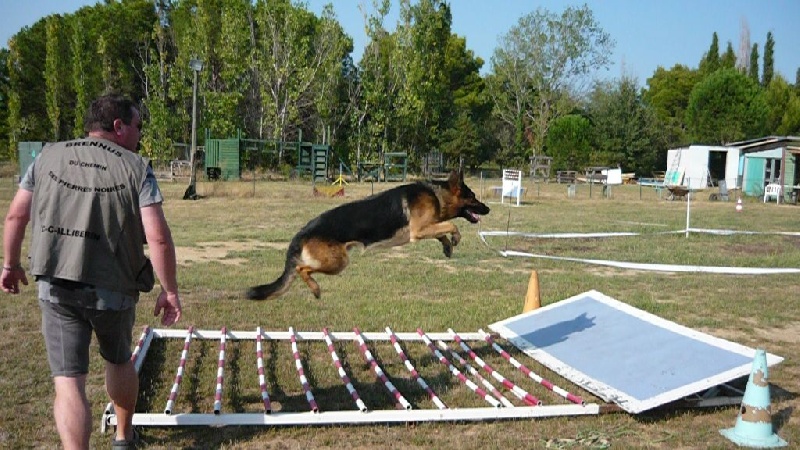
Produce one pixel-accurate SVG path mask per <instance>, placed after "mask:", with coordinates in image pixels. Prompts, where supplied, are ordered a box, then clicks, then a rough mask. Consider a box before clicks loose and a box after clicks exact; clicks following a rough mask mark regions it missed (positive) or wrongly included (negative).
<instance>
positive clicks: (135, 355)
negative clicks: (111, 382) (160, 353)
mask: <svg viewBox="0 0 800 450" xmlns="http://www.w3.org/2000/svg"><path fill="white" fill-rule="evenodd" d="M152 332H153V330H152V329H151V328H150V327H149V326H147V325H145V326H144V327H143V328H142V335H141V336H139V341H138V342H136V346H135V347H134V348H133V352H132V353H131V361H133V367H134V369H136V373H137V374H138V373H139V369H141V367H142V361H144V356H145V355H144V354H140V353H141V351H142V347H143V346H144V341H145V340H146V339H147V336H148V335H149V334H150V333H152ZM113 411H114V404H113V403H111V402H108V403H107V404H106V409H105V411H104V413H105V414H111V413H112V412H113Z"/></svg>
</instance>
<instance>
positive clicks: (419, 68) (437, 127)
mask: <svg viewBox="0 0 800 450" xmlns="http://www.w3.org/2000/svg"><path fill="white" fill-rule="evenodd" d="M400 15H401V19H402V23H401V25H400V26H398V30H397V32H396V33H395V37H396V40H397V48H396V50H395V51H396V52H398V53H397V58H398V61H399V62H400V67H401V74H402V79H403V82H402V83H401V85H400V92H399V96H398V103H397V107H398V110H399V111H398V112H399V115H400V125H401V126H400V127H398V128H397V129H396V131H397V134H396V142H397V144H398V145H399V146H400V147H401V148H405V149H407V151H408V152H409V154H410V155H413V156H415V157H419V156H421V154H422V153H426V152H427V151H429V150H430V149H436V148H438V147H439V144H440V140H441V135H440V134H441V132H442V131H443V130H444V129H446V128H448V127H449V125H450V123H452V120H453V119H454V117H452V116H450V115H449V114H448V111H451V110H452V109H453V108H452V105H453V98H452V93H451V91H450V84H449V81H450V80H449V75H448V73H447V65H446V55H447V45H448V42H449V40H450V26H451V22H452V17H451V14H450V7H449V6H448V5H447V3H446V2H444V1H442V0H420V1H418V2H417V4H415V5H411V4H410V0H402V1H401V2H400ZM448 122H449V123H448Z"/></svg>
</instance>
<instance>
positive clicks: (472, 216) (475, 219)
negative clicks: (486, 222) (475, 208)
mask: <svg viewBox="0 0 800 450" xmlns="http://www.w3.org/2000/svg"><path fill="white" fill-rule="evenodd" d="M465 212H466V213H467V220H469V221H470V222H472V223H477V222H480V221H481V216H479V215H477V214H475V213H474V212H472V211H470V210H468V209H467V210H465Z"/></svg>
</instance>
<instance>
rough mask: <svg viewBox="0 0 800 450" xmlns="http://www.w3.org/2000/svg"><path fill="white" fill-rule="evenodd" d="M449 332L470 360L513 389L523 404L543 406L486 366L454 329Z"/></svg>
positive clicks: (449, 329)
mask: <svg viewBox="0 0 800 450" xmlns="http://www.w3.org/2000/svg"><path fill="white" fill-rule="evenodd" d="M447 332H448V333H450V334H452V335H453V339H455V341H456V342H458V344H459V345H460V346H461V348H462V349H464V351H465V352H467V354H468V355H469V357H470V359H472V360H473V361H475V363H476V364H477V365H478V366H480V367H481V368H482V369H483V370H485V371H486V372H487V373H488V374H489V375H491V376H492V377H494V379H495V380H497V381H499V382H500V383H502V385H503V386H505V387H507V388H508V389H511V392H513V393H514V395H516V396H517V397H519V398H520V400H522V401H523V402H525V403H527V404H528V405H530V406H539V405H541V404H542V402H541V401H540V400H539V399H538V398H536V397H534V396H532V395H531V394H529V393H528V392H527V391H525V390H524V389H522V388H521V387H519V386H517V385H516V384H514V383H513V382H511V381H509V380H507V379H506V378H505V377H504V376H502V375H500V374H499V373H498V372H497V371H495V370H494V369H493V368H492V366H490V365H489V364H486V362H484V360H483V359H481V357H480V356H478V355H476V354H475V352H473V351H472V349H471V348H470V347H469V345H467V343H466V342H464V341H463V340H461V336H459V335H458V333H456V332H455V331H453V329H452V328H448V329H447Z"/></svg>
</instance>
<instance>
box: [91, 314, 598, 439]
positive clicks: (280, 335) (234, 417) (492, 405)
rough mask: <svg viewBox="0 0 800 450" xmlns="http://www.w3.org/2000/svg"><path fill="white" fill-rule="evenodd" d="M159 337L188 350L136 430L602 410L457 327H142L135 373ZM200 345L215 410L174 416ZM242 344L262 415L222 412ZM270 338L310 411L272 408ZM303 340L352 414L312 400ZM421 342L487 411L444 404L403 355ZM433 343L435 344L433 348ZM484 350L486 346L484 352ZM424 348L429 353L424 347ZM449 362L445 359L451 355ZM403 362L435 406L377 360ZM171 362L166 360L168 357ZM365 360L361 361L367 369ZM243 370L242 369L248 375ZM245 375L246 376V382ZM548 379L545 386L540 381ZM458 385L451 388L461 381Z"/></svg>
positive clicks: (109, 419) (110, 414)
mask: <svg viewBox="0 0 800 450" xmlns="http://www.w3.org/2000/svg"><path fill="white" fill-rule="evenodd" d="M156 339H176V340H177V339H180V340H183V347H182V350H181V352H180V356H179V359H178V368H177V371H176V375H175V378H174V381H173V384H172V388H171V389H170V391H169V395H168V398H167V399H166V404H165V406H164V408H163V410H162V412H160V413H155V412H143V413H136V414H134V417H133V425H135V426H159V427H165V426H228V425H261V426H292V425H295V426H297V425H301V426H307V425H344V424H380V423H385V424H388V423H413V422H447V421H484V420H507V419H534V418H545V417H557V416H579V415H596V414H599V413H600V412H601V409H602V408H603V407H601V405H598V404H594V403H589V404H587V403H585V402H583V400H581V399H580V397H578V396H576V395H573V394H570V393H568V392H567V391H566V390H564V389H562V388H559V387H556V386H554V385H552V383H549V382H547V381H546V380H544V379H543V378H541V377H539V376H538V375H536V374H533V372H532V371H531V370H530V369H528V368H527V367H525V366H524V365H522V364H521V363H519V362H518V361H516V360H515V359H514V358H513V357H510V355H509V356H507V355H508V354H507V353H505V355H503V354H502V353H500V352H505V350H504V349H503V348H502V347H500V345H498V344H497V343H496V342H494V341H491V338H490V337H489V336H488V335H487V334H486V333H484V332H483V331H482V330H481V331H480V332H476V333H461V334H458V333H456V332H455V331H453V330H452V329H450V330H448V332H437V333H426V332H424V331H423V330H422V329H417V331H416V332H397V333H396V332H394V331H392V330H391V329H390V328H389V327H386V329H385V332H362V331H360V330H359V329H358V328H354V329H353V331H350V332H331V331H329V330H328V329H327V328H326V329H323V330H322V331H321V332H315V331H295V330H294V328H289V331H264V330H262V329H261V328H260V327H259V328H257V329H256V330H255V331H234V330H229V329H227V328H226V327H222V328H221V329H220V330H200V329H195V328H194V327H189V328H188V329H186V330H171V329H152V328H150V327H145V328H144V330H143V331H142V334H141V337H140V338H139V340H138V342H137V344H136V347H135V348H134V351H133V355H132V356H131V359H132V360H133V361H134V366H135V368H136V371H137V373H138V372H140V371H141V367H142V365H143V363H144V361H145V358H146V357H147V354H148V351H149V350H150V348H151V344H152V343H153V342H154V340H156ZM196 341H216V342H218V343H219V356H218V358H217V371H216V380H215V392H214V403H213V404H214V407H213V411H212V412H210V413H203V412H197V413H195V412H191V413H176V412H175V411H176V409H175V406H176V404H178V403H179V402H180V387H181V384H182V381H183V379H184V377H185V370H186V363H187V359H188V358H189V348H190V345H192V343H194V342H196ZM237 341H238V342H240V341H254V342H255V349H256V350H255V354H254V355H252V363H253V364H252V371H251V372H252V375H253V377H252V379H253V380H254V381H255V382H257V383H258V389H259V393H260V398H261V401H262V403H263V410H262V411H260V412H226V411H224V408H223V403H222V398H223V394H224V387H225V379H224V375H225V370H224V369H225V364H226V349H227V346H228V345H229V344H235V343H236V342H237ZM270 341H289V342H290V344H291V353H292V359H293V361H292V362H293V363H294V366H295V369H296V377H297V383H298V384H299V386H301V387H302V392H303V395H304V396H305V400H306V402H307V403H308V409H307V410H306V411H299V412H294V411H293V412H288V411H287V412H280V411H275V410H274V409H273V402H272V401H271V398H270V393H269V392H268V387H267V382H266V370H265V365H264V351H263V345H264V343H265V342H270ZM302 341H311V342H316V341H319V342H320V343H321V344H322V348H323V349H324V350H325V351H326V352H327V353H328V354H329V355H330V359H331V363H332V364H333V370H334V371H335V372H336V373H337V374H338V376H339V379H340V380H341V382H342V384H343V385H344V386H345V388H346V390H347V392H348V393H349V395H350V397H351V398H352V400H353V402H354V403H355V409H354V410H326V409H325V405H324V404H319V403H318V401H317V400H316V399H315V397H314V393H313V387H312V386H311V384H310V383H309V380H308V378H307V376H306V366H305V361H304V359H303V357H302V356H301V354H300V352H299V351H298V347H297V344H298V342H302ZM337 341H342V342H348V343H353V344H354V345H355V346H356V347H357V348H358V350H359V352H358V354H360V355H361V356H362V357H363V360H364V361H366V364H367V366H369V368H370V369H371V370H372V372H373V373H374V375H375V377H376V379H377V381H378V384H379V385H381V386H383V387H384V388H385V389H386V390H387V392H388V395H389V396H390V397H391V398H392V399H394V401H395V408H396V409H393V410H382V409H375V410H373V409H370V408H369V406H368V405H367V404H366V402H365V401H364V400H363V399H362V397H361V396H360V395H359V394H358V392H357V390H356V388H355V387H354V385H353V383H352V381H351V379H350V377H349V376H348V374H347V371H346V369H345V367H346V365H345V364H342V361H341V360H340V358H339V355H338V354H337V352H336V348H335V346H334V343H335V342H337ZM473 341H474V342H477V343H479V344H484V345H486V344H487V343H488V344H490V345H491V346H492V348H493V350H491V352H492V353H494V352H497V353H499V354H501V355H503V358H504V359H502V360H500V361H507V362H508V363H509V366H508V367H509V368H511V369H512V370H518V371H520V372H522V373H523V374H524V375H525V376H526V377H527V379H529V380H533V381H534V382H536V383H537V385H542V386H545V387H546V388H547V389H548V390H550V391H552V392H554V393H556V394H557V396H558V397H563V398H565V399H567V400H569V401H570V403H569V404H552V405H549V404H548V405H545V404H542V401H541V400H540V399H538V398H536V397H534V396H533V395H531V394H530V393H529V392H528V391H526V390H525V389H524V388H523V387H521V386H519V383H516V384H515V383H513V382H512V381H510V380H509V379H508V378H506V377H504V376H503V375H501V374H500V373H499V371H498V370H496V369H495V368H493V367H491V366H489V365H488V364H487V363H486V362H484V361H483V360H482V359H481V358H480V357H479V356H477V354H476V353H475V352H474V351H473V350H472V348H471V347H469V346H468V344H467V342H473ZM370 342H385V343H388V344H390V345H391V346H392V348H393V349H394V350H395V352H394V353H391V352H389V353H390V354H387V355H383V358H385V359H383V360H381V359H380V358H379V357H376V355H374V354H373V353H372V351H370V349H369V348H368V344H369V343H370ZM404 342H405V343H411V342H414V343H417V344H420V343H421V344H423V349H424V347H427V348H428V350H429V351H430V356H431V357H432V360H433V361H438V362H440V363H441V364H443V365H444V366H445V367H447V371H448V372H449V373H450V374H451V375H452V376H453V377H455V379H456V380H457V381H456V382H457V383H460V384H462V385H464V386H466V387H468V388H469V389H470V390H472V391H473V392H474V393H475V394H476V395H478V396H479V397H480V398H482V399H483V400H484V401H485V402H486V403H487V404H488V406H486V407H463V408H461V407H458V405H447V404H445V402H444V401H443V400H442V399H441V398H440V396H439V395H438V394H437V393H436V392H435V390H434V387H433V386H432V385H431V384H430V383H428V382H426V380H425V379H424V378H423V377H422V376H421V375H420V373H419V372H418V371H417V368H416V367H415V366H414V364H413V363H412V361H411V360H410V358H409V357H408V356H407V354H406V352H405V351H404V350H403V347H402V345H401V344H402V343H404ZM434 342H436V343H437V344H438V348H437V346H436V345H435V344H434ZM447 343H451V344H454V345H458V346H460V347H461V348H462V350H463V351H465V352H466V354H467V355H469V356H468V357H469V358H470V359H471V360H472V361H473V362H474V363H475V364H476V365H477V366H478V367H477V368H475V367H473V366H471V365H470V364H469V363H468V362H467V360H466V358H464V357H461V356H460V355H458V353H457V352H456V351H455V350H454V348H451V347H449V346H448V345H447ZM484 348H486V347H484ZM423 351H424V350H423ZM448 354H449V355H450V356H451V357H452V360H451V359H448V356H447V355H448ZM398 357H399V358H400V360H401V362H402V367H404V368H405V370H406V371H407V372H408V374H409V375H410V379H411V380H413V382H416V384H418V385H419V387H420V388H421V389H422V391H423V392H424V393H425V395H426V396H427V397H428V399H429V400H430V401H431V402H432V403H433V405H434V406H435V409H424V408H418V407H414V406H412V403H411V402H409V401H408V400H407V399H406V398H405V396H404V394H403V392H401V391H400V390H399V389H398V388H397V387H396V386H395V385H394V384H392V382H391V380H390V379H389V377H388V376H387V374H386V372H385V371H384V369H383V368H382V367H381V364H380V361H386V360H389V359H396V358H398ZM166 359H167V360H169V356H168V355H167V358H166ZM363 363H364V362H363V361H361V362H359V364H363ZM456 365H459V366H461V367H463V368H465V370H467V371H468V372H469V374H470V375H471V376H472V377H473V378H474V379H476V380H478V381H479V382H480V383H482V384H483V385H484V387H485V388H486V390H484V389H483V388H481V387H479V386H478V385H476V384H475V383H474V382H473V381H472V380H470V378H468V377H467V376H466V375H464V373H463V372H462V371H461V370H459V369H458V367H456ZM244 366H245V365H244V364H243V365H242V372H243V373H246V372H249V371H248V370H247V369H245V368H244ZM478 369H481V370H483V371H484V372H486V373H487V374H489V377H491V378H493V379H494V380H496V382H498V383H499V384H500V385H501V386H502V387H501V388H498V387H495V386H494V385H493V384H492V383H491V381H489V379H488V378H489V377H487V378H484V377H481V376H480V374H479V373H478ZM244 378H245V377H242V379H244ZM543 381H544V382H543ZM456 382H454V383H456ZM501 389H505V393H511V394H513V396H514V397H513V398H512V399H511V400H515V401H516V402H518V403H519V404H518V405H515V404H514V403H513V402H512V401H511V400H509V399H508V398H506V397H505V396H504V393H503V392H501ZM116 425H117V418H116V415H115V414H114V411H113V407H112V406H111V404H109V405H108V406H106V409H105V411H104V413H103V416H102V422H101V431H102V432H106V431H107V429H108V427H109V426H116Z"/></svg>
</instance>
